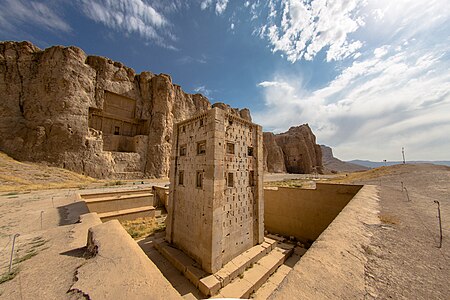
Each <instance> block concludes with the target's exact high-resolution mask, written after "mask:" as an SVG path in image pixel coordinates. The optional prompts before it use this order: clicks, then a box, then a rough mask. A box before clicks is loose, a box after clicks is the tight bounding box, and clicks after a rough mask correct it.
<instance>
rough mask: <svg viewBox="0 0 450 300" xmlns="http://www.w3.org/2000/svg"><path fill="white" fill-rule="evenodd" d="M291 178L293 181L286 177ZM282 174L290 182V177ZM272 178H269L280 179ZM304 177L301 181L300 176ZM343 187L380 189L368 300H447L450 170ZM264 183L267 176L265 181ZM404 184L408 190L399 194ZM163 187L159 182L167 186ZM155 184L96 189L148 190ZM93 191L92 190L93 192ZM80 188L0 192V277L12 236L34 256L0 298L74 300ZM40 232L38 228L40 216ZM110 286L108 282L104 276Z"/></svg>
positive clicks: (0, 287) (406, 169) (23, 253)
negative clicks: (75, 210)
mask: <svg viewBox="0 0 450 300" xmlns="http://www.w3.org/2000/svg"><path fill="white" fill-rule="evenodd" d="M289 176H290V175H289ZM289 176H287V177H289ZM285 177H286V175H284V174H277V175H275V176H274V177H272V178H274V180H279V179H278V178H285ZM300 177H302V176H300ZM346 177H347V178H346V180H347V181H353V182H355V183H356V182H358V183H371V184H377V185H381V191H380V193H381V194H380V196H381V200H380V201H381V202H380V204H381V211H380V219H381V221H382V222H383V226H377V227H374V228H373V230H372V233H373V236H372V243H371V245H370V247H368V248H367V251H366V252H367V257H368V258H369V262H368V264H367V265H366V288H367V298H368V299H372V298H377V299H388V298H393V299H449V298H448V295H450V285H449V284H448V283H449V282H450V267H449V265H450V264H449V258H450V250H449V247H450V240H449V239H450V168H448V167H441V166H433V165H404V166H393V167H387V168H386V169H384V170H381V171H379V173H378V174H374V173H373V171H372V172H371V173H370V174H369V175H368V176H366V177H365V176H364V174H361V173H359V174H358V175H357V176H356V177H352V176H346ZM266 178H269V177H266ZM401 181H403V184H404V186H405V187H406V188H407V191H408V195H409V198H410V201H408V200H407V196H406V192H405V191H404V190H403V191H402V190H401V187H402V186H401ZM164 183H165V181H158V182H156V184H158V185H164ZM151 184H152V182H150V181H146V182H145V184H143V185H134V184H133V182H129V183H128V185H126V186H115V187H104V186H103V185H98V184H94V186H91V187H92V188H93V189H92V190H90V189H85V190H82V191H85V192H91V191H93V190H97V191H100V190H105V189H115V190H117V189H129V188H136V189H138V188H148V187H149V185H151ZM91 187H90V188H91ZM78 191H80V190H79V189H58V190H40V191H32V192H19V193H16V192H0V274H3V272H5V271H7V268H8V263H9V255H10V251H11V235H12V234H14V233H20V234H21V235H20V236H19V237H18V239H17V246H16V247H17V248H16V249H18V250H19V251H18V252H16V253H15V257H16V258H26V257H27V255H28V254H29V253H31V252H34V253H35V255H34V256H32V257H29V259H27V260H24V261H22V262H20V263H19V264H18V266H19V268H20V269H19V272H18V275H17V276H16V277H15V278H14V279H12V280H10V281H8V282H5V283H2V284H0V298H1V299H79V298H82V297H83V296H82V295H79V294H75V293H67V291H68V289H69V288H70V286H71V285H72V283H73V280H74V274H75V270H76V269H77V268H78V267H79V266H80V265H81V264H83V263H84V261H85V259H84V257H83V253H84V251H83V249H80V250H76V251H74V250H73V249H71V247H70V242H71V240H70V234H69V232H70V230H71V229H72V228H73V226H74V225H73V224H74V223H75V222H76V220H77V215H76V214H75V215H72V214H68V212H67V209H66V208H64V206H67V205H75V204H73V203H74V199H75V198H74V195H75V193H76V192H78ZM434 200H438V201H440V204H441V214H442V224H443V233H444V238H443V245H442V248H438V247H437V246H438V240H439V238H438V237H439V229H438V220H437V218H436V215H437V205H436V204H435V203H434V202H433V201H434ZM42 211H43V214H42V228H41V212H42ZM105 281H107V278H105Z"/></svg>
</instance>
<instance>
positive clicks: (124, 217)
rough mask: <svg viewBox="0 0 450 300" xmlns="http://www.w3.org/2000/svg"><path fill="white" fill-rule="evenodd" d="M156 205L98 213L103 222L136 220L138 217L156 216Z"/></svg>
mask: <svg viewBox="0 0 450 300" xmlns="http://www.w3.org/2000/svg"><path fill="white" fill-rule="evenodd" d="M155 213H156V212H155V207H154V206H142V207H137V208H130V209H123V210H117V211H110V212H105V213H100V214H98V216H99V218H100V220H102V222H107V221H110V220H114V219H116V220H119V221H128V220H135V219H137V218H154V217H155Z"/></svg>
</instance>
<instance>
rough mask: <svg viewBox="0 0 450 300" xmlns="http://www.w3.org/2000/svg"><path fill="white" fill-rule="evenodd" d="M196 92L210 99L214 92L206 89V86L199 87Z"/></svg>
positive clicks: (195, 89)
mask: <svg viewBox="0 0 450 300" xmlns="http://www.w3.org/2000/svg"><path fill="white" fill-rule="evenodd" d="M194 92H196V93H199V94H202V95H204V96H206V97H208V98H211V93H212V92H213V91H212V90H210V89H208V88H206V86H204V85H201V86H198V87H196V88H194ZM211 99H213V98H211Z"/></svg>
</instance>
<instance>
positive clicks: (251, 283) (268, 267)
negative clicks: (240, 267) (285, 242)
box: [213, 246, 293, 298]
mask: <svg viewBox="0 0 450 300" xmlns="http://www.w3.org/2000/svg"><path fill="white" fill-rule="evenodd" d="M292 251H293V246H292V248H291V249H282V248H279V247H276V248H275V249H274V250H273V251H271V252H270V253H268V254H267V255H266V256H264V257H263V258H261V259H260V260H259V261H258V262H256V263H255V264H253V266H252V267H250V268H248V269H247V270H246V271H245V272H244V273H242V275H240V276H239V277H237V278H236V279H234V280H233V281H232V282H231V283H229V284H228V285H226V286H225V287H224V288H222V289H221V290H219V292H218V294H217V295H215V296H214V297H213V298H249V297H250V295H251V294H252V293H254V292H255V291H257V290H258V289H259V288H260V287H261V286H262V285H263V284H264V283H265V282H266V281H267V279H268V278H269V277H270V275H272V274H273V273H274V272H275V271H276V270H277V269H278V267H280V266H281V265H282V264H283V263H284V261H285V260H286V258H287V257H289V255H290V254H291V253H292Z"/></svg>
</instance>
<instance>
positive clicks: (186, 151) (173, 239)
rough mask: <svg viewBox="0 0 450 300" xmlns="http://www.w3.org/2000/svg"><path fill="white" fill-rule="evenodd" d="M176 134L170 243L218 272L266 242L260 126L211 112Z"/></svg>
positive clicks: (215, 110)
mask: <svg viewBox="0 0 450 300" xmlns="http://www.w3.org/2000/svg"><path fill="white" fill-rule="evenodd" d="M173 134H174V139H173V150H172V157H171V169H170V180H171V185H170V196H169V212H168V220H167V229H166V232H167V240H168V241H169V242H170V243H172V244H174V245H175V246H176V247H178V248H179V249H181V250H183V251H184V252H185V253H187V254H188V255H189V256H191V257H192V258H193V259H195V260H196V261H197V262H198V263H199V264H201V266H202V268H203V269H204V270H205V271H207V272H210V273H214V272H216V271H218V270H219V269H220V268H221V267H222V266H223V265H224V264H226V263H227V262H229V261H230V260H232V259H233V258H234V257H236V256H237V255H239V254H240V253H242V252H244V251H245V250H247V249H249V248H251V247H253V246H254V245H256V244H259V243H262V242H263V238H264V199H263V141H262V128H261V126H259V125H256V124H253V123H251V122H249V121H246V120H244V119H242V118H239V117H237V116H235V115H233V114H230V113H229V112H227V111H225V110H222V109H220V108H213V109H211V110H208V111H207V112H205V113H202V114H200V115H197V116H196V117H194V118H191V119H188V120H185V121H182V122H180V123H178V124H177V125H175V126H174V133H173Z"/></svg>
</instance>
